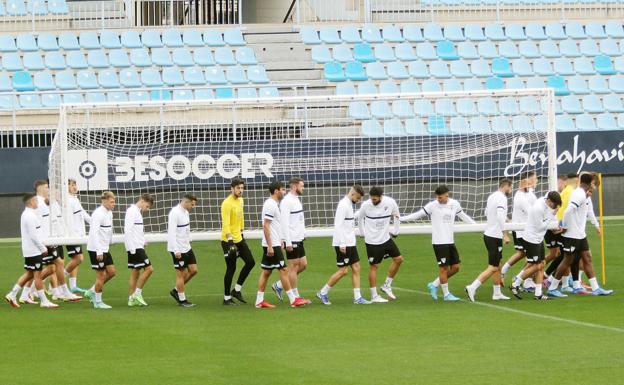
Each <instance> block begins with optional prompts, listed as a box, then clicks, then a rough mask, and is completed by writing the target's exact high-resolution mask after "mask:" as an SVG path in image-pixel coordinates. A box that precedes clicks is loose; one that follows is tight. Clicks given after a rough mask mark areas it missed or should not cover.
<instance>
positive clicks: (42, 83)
mask: <svg viewBox="0 0 624 385" xmlns="http://www.w3.org/2000/svg"><path fill="white" fill-rule="evenodd" d="M33 83H34V85H35V89H36V90H37V91H51V90H54V89H55V88H56V85H55V84H54V79H53V78H52V74H51V73H50V72H47V71H39V72H35V76H34V78H33Z"/></svg>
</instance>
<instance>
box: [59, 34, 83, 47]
mask: <svg viewBox="0 0 624 385" xmlns="http://www.w3.org/2000/svg"><path fill="white" fill-rule="evenodd" d="M58 45H59V47H60V48H62V49H64V50H65V51H71V50H78V49H80V43H78V37H77V36H76V35H75V34H74V33H71V32H63V33H61V34H60V35H59V40H58Z"/></svg>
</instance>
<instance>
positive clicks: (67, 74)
mask: <svg viewBox="0 0 624 385" xmlns="http://www.w3.org/2000/svg"><path fill="white" fill-rule="evenodd" d="M54 78H55V85H56V88H58V89H59V90H75V89H76V87H77V85H76V78H75V77H74V73H73V72H72V71H69V70H66V71H59V72H57V73H56V74H55V75H54Z"/></svg>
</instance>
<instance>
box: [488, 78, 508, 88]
mask: <svg viewBox="0 0 624 385" xmlns="http://www.w3.org/2000/svg"><path fill="white" fill-rule="evenodd" d="M504 88H505V83H504V82H503V79H501V78H499V77H495V76H493V77H489V78H487V79H485V89H487V90H502V89H504Z"/></svg>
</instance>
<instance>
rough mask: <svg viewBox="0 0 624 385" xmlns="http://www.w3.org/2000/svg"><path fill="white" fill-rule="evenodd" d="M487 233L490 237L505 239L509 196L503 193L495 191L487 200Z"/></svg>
mask: <svg viewBox="0 0 624 385" xmlns="http://www.w3.org/2000/svg"><path fill="white" fill-rule="evenodd" d="M485 217H486V219H487V222H486V224H485V231H484V232H483V234H485V235H487V236H488V237H492V238H498V239H503V226H504V225H505V221H506V220H507V196H505V194H503V193H502V192H501V191H498V190H496V191H494V192H493V193H491V194H490V196H489V197H488V199H487V205H486V207H485Z"/></svg>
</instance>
